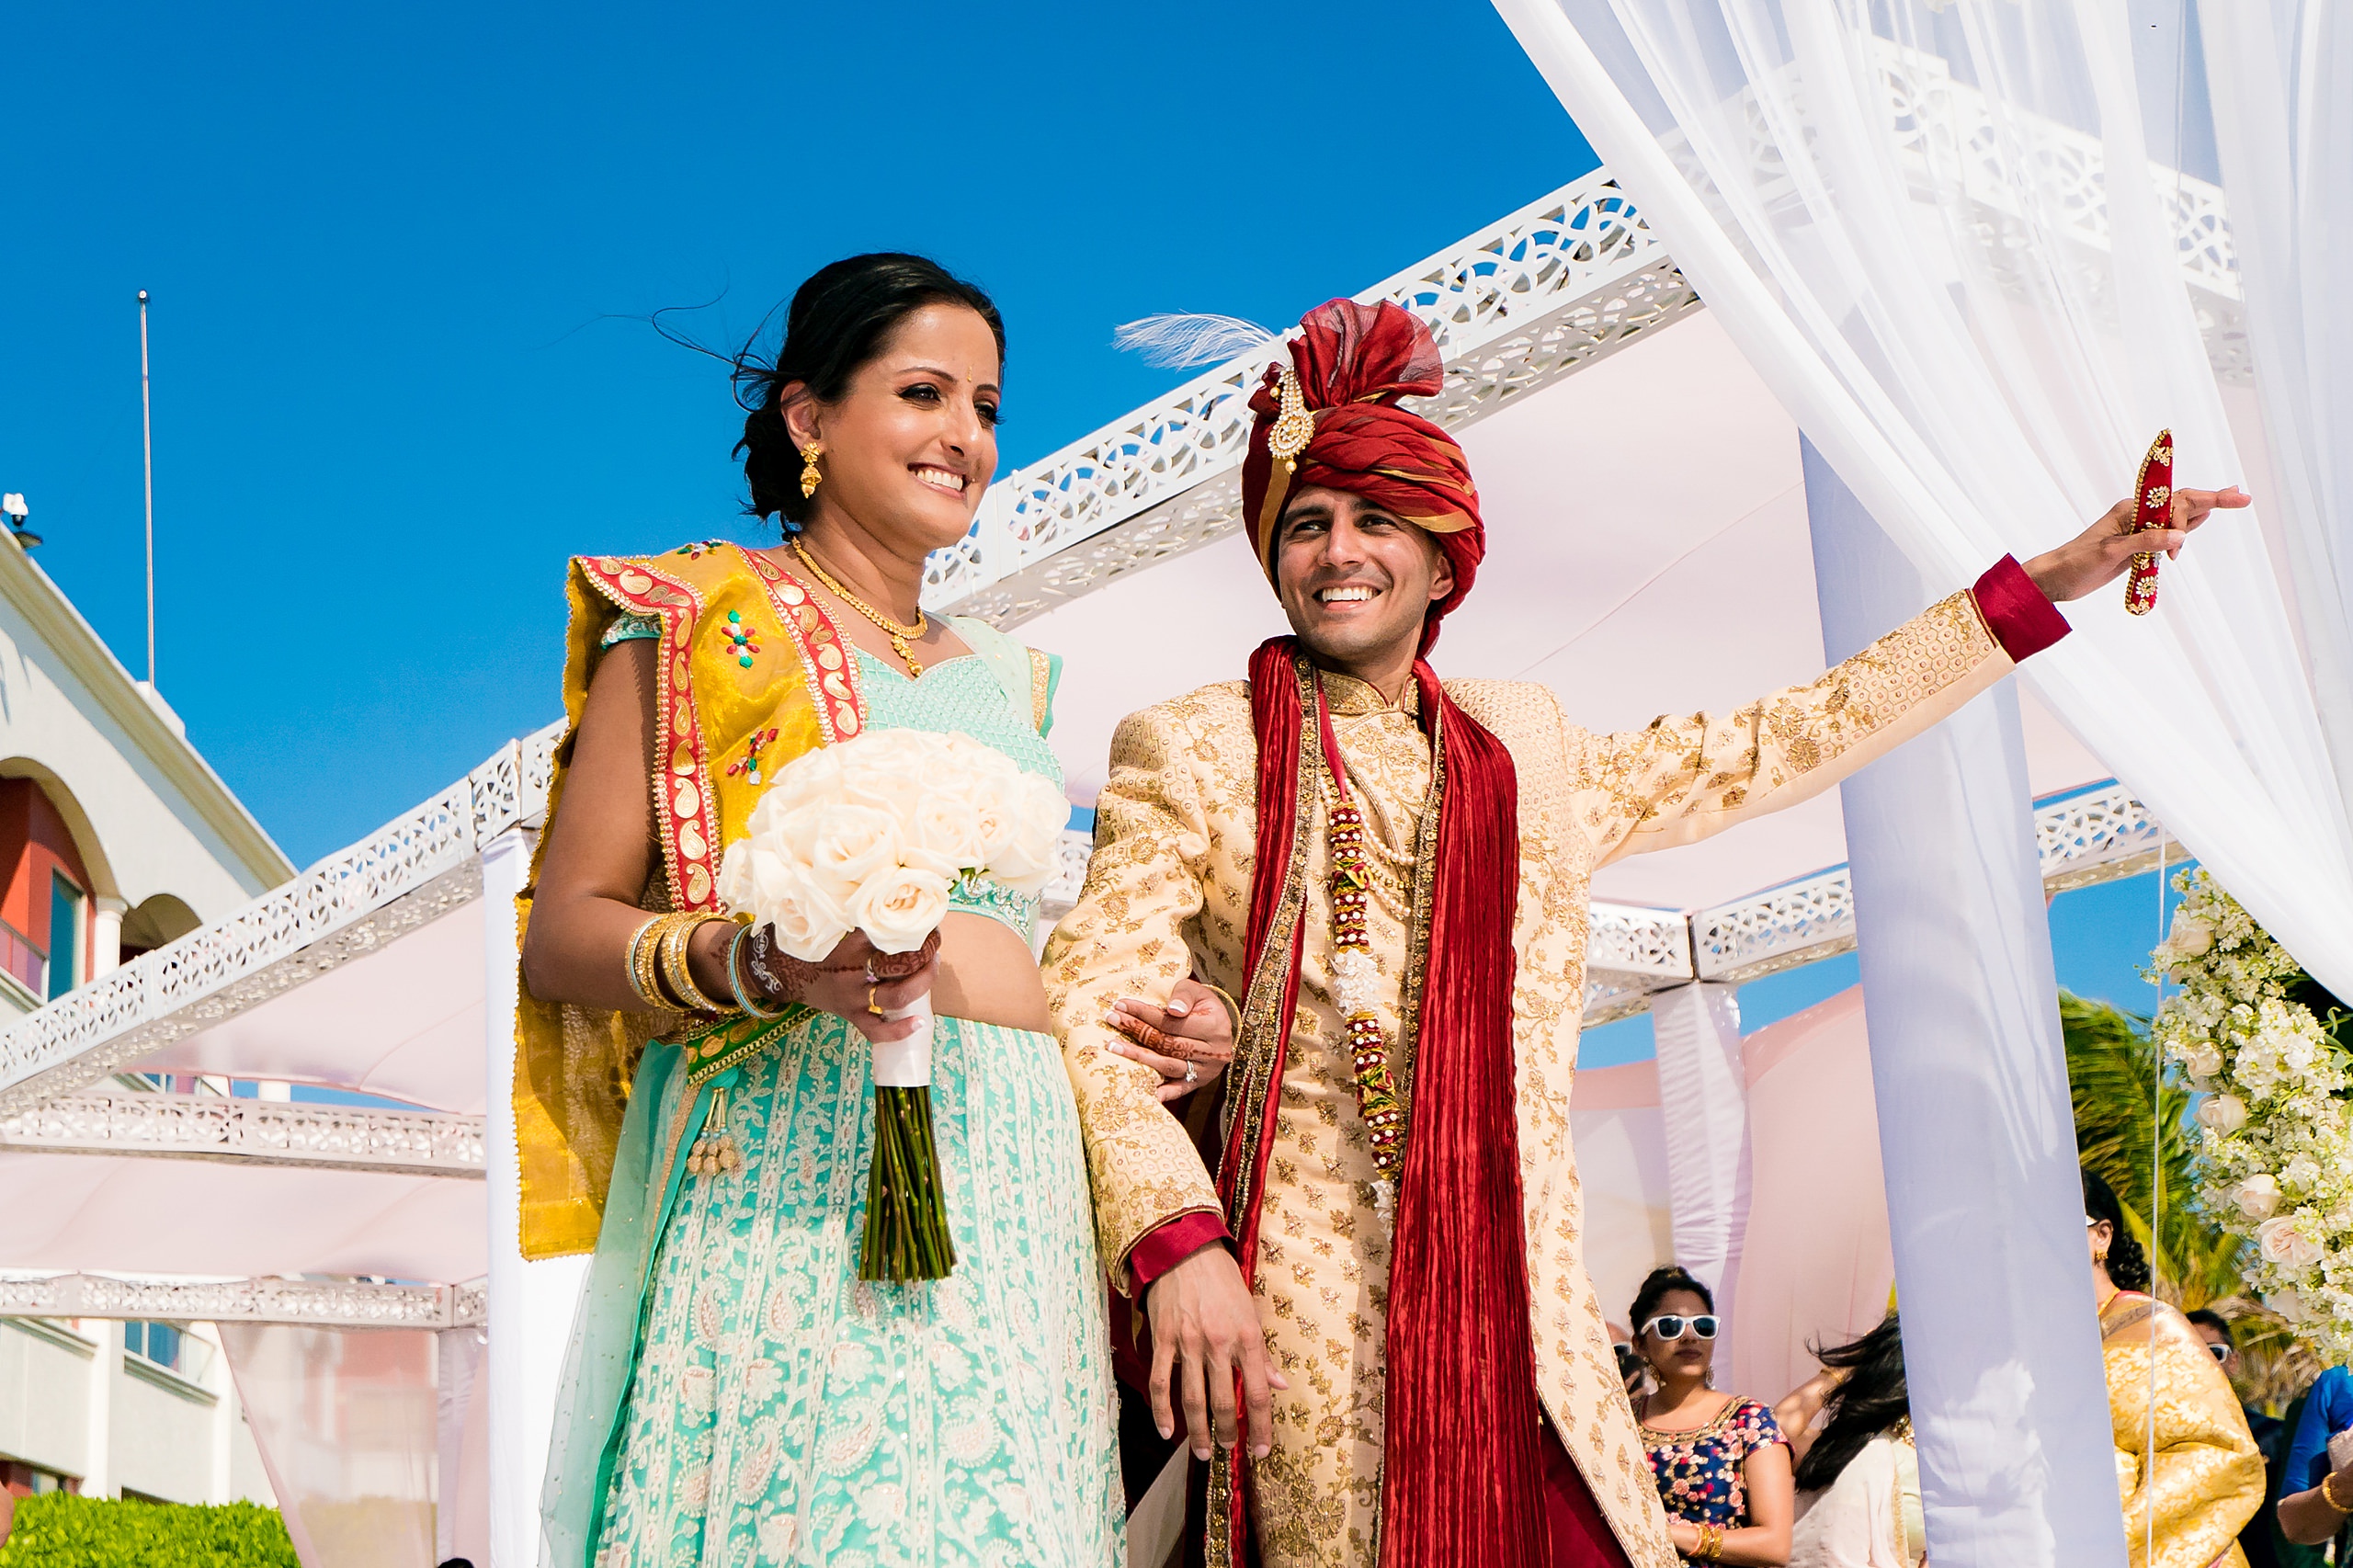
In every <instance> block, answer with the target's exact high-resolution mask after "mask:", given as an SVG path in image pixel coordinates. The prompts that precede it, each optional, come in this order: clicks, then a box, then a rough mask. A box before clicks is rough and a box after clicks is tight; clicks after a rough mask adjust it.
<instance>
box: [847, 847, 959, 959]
mask: <svg viewBox="0 0 2353 1568" xmlns="http://www.w3.org/2000/svg"><path fill="white" fill-rule="evenodd" d="M848 907H849V915H850V918H851V919H852V920H854V921H855V922H856V923H857V926H858V929H859V930H861V931H863V932H865V933H866V936H867V939H868V940H869V941H870V942H872V943H873V944H874V945H875V946H876V947H878V948H880V949H882V951H884V952H886V953H910V952H913V951H915V949H917V948H920V947H922V946H923V945H924V941H925V939H926V938H927V937H930V935H931V934H932V933H933V932H934V931H937V930H938V929H939V923H940V922H941V921H942V920H944V919H946V918H947V917H948V879H947V878H946V877H943V876H941V875H940V874H939V873H938V872H937V871H926V870H921V869H916V868H915V867H913V866H893V867H886V868H885V869H882V870H881V871H878V872H876V873H875V874H874V875H873V876H870V877H869V878H868V879H867V880H866V881H865V882H864V883H862V884H861V885H860V886H859V887H858V891H857V892H854V893H852V894H850V897H849V906H848Z"/></svg>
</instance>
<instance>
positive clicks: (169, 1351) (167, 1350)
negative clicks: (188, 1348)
mask: <svg viewBox="0 0 2353 1568" xmlns="http://www.w3.org/2000/svg"><path fill="white" fill-rule="evenodd" d="M184 1337H185V1336H183V1335H181V1333H180V1331H179V1330H178V1329H176V1328H174V1327H173V1326H172V1325H171V1324H167V1323H126V1324H123V1325H122V1347H123V1348H124V1349H125V1350H128V1351H130V1352H131V1354H132V1355H134V1356H143V1357H145V1358H147V1359H148V1360H150V1361H153V1362H154V1363H155V1365H157V1366H158V1367H169V1368H170V1369H172V1370H173V1371H175V1372H176V1371H178V1370H179V1369H180V1347H181V1345H182V1343H183V1340H184Z"/></svg>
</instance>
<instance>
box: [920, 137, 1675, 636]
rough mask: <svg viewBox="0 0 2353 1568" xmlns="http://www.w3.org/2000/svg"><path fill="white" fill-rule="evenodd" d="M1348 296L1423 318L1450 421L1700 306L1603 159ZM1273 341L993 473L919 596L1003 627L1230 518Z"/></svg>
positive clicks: (1218, 529)
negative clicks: (1387, 303)
mask: <svg viewBox="0 0 2353 1568" xmlns="http://www.w3.org/2000/svg"><path fill="white" fill-rule="evenodd" d="M1357 298H1358V299H1360V300H1364V301H1377V300H1392V301H1395V302H1397V303H1398V304H1400V305H1403V306H1404V308H1406V309H1407V310H1410V311H1413V312H1415V313H1416V314H1418V315H1419V316H1421V317H1422V319H1423V320H1424V321H1426V322H1427V323H1428V324H1429V325H1430V330H1431V332H1432V333H1433V334H1434V335H1435V336H1436V337H1437V339H1438V347H1439V349H1440V350H1441V351H1442V352H1443V353H1444V354H1445V356H1446V361H1447V365H1446V385H1445V388H1444V390H1443V391H1441V392H1438V394H1437V395H1436V396H1434V397H1429V398H1423V399H1417V400H1415V405H1414V406H1415V411H1416V412H1418V413H1420V414H1422V415H1425V416H1427V417H1428V418H1430V419H1432V420H1435V421H1436V422H1437V423H1438V424H1439V425H1441V426H1449V427H1451V426H1460V425H1464V424H1468V423H1470V422H1471V421H1472V420H1475V419H1477V418H1479V417H1481V416H1483V415H1485V414H1486V413H1488V412H1490V411H1491V410H1493V409H1494V408H1495V407H1498V406H1500V405H1501V404H1503V403H1506V402H1508V401H1510V400H1511V399H1512V398H1514V397H1517V396H1518V395H1519V394H1520V393H1522V392H1528V391H1530V390H1532V389H1534V388H1536V387H1538V386H1541V385H1544V384H1546V383H1548V382H1550V381H1553V380H1555V379H1557V378H1558V377H1560V376H1562V375H1564V374H1566V373H1568V372H1569V371H1570V370H1572V369H1575V368H1577V367H1578V366H1581V365H1583V364H1586V363H1588V362H1590V361H1591V360H1593V359H1595V358H1599V357H1601V356H1602V355H1604V354H1607V353H1608V351H1609V350H1611V349H1613V348H1615V347H1619V346H1620V345H1621V344H1624V343H1626V342H1628V341H1631V339H1632V338H1633V337H1634V336H1635V335H1638V334H1640V333H1641V332H1643V330H1645V329H1646V328H1648V327H1650V326H1652V325H1654V324H1657V323H1660V322H1663V321H1667V320H1671V319H1673V318H1674V317H1675V316H1677V314H1680V313H1681V312H1684V311H1687V310H1689V309H1691V308H1693V307H1694V306H1695V305H1696V304H1697V303H1698V296H1697V295H1696V294H1694V293H1693V291H1692V290H1691V287H1690V285H1689V284H1688V283H1687V282H1685V281H1684V279H1683V276H1682V274H1680V273H1679V272H1677V271H1676V270H1675V267H1674V264H1673V263H1672V262H1671V261H1669V260H1668V259H1667V257H1666V255H1665V249H1664V247H1663V246H1662V245H1661V244H1659V241H1658V239H1657V236H1655V235H1654V234H1653V233H1651V232H1650V230H1649V229H1648V228H1647V227H1646V226H1645V225H1644V224H1643V222H1642V220H1641V219H1640V218H1638V217H1636V216H1635V214H1634V210H1633V207H1632V205H1631V203H1630V202H1629V201H1628V200H1627V199H1626V196H1625V193H1624V192H1623V191H1621V190H1620V189H1619V188H1618V185H1617V182H1616V181H1614V180H1612V179H1611V178H1610V177H1609V176H1608V172H1607V171H1606V170H1597V171H1596V172H1594V173H1593V174H1590V175H1587V176H1585V177H1584V178H1582V179H1579V180H1576V181H1574V182H1572V183H1571V184H1569V185H1567V186H1564V187H1562V188H1561V189H1559V190H1557V191H1554V192H1553V193H1552V195H1550V196H1547V197H1545V198H1544V199H1542V200H1540V201H1537V202H1533V203H1531V204H1530V205H1529V206H1527V207H1524V208H1522V209H1521V210H1518V212H1515V213H1512V214H1511V215H1510V216H1509V217H1506V218H1505V219H1504V220H1503V221H1502V222H1498V223H1495V224H1493V225H1491V226H1490V227H1488V228H1486V229H1484V230H1482V231H1481V232H1479V233H1475V234H1472V235H1471V236H1470V237H1469V238H1468V239H1465V240H1464V241H1462V242H1461V244H1457V245H1454V246H1451V247H1449V249H1447V250H1446V251H1443V252H1441V253H1440V254H1438V256H1432V257H1430V258H1429V259H1428V260H1427V261H1425V262H1423V263H1421V264H1420V265H1419V266H1416V267H1408V268H1407V269H1406V270H1404V271H1403V272H1401V273H1399V274H1397V275H1396V276H1395V277H1393V278H1389V279H1388V280H1386V281H1385V282H1382V283H1381V284H1379V285H1377V286H1375V287H1374V288H1371V289H1369V290H1365V291H1364V292H1363V293H1361V294H1359V295H1358V296H1357ZM1281 351H1282V350H1281V349H1280V347H1279V345H1276V344H1269V345H1267V346H1266V347H1264V348H1261V349H1259V350H1256V351H1254V352H1252V353H1250V354H1246V355H1244V356H1242V357H1241V358H1236V359H1233V360H1231V361H1229V362H1227V363H1226V364H1224V365H1222V366H1220V367H1218V368H1217V369H1214V370H1211V371H1209V372H1207V373H1205V374H1203V375H1200V376H1197V377H1195V378H1194V379H1193V380H1192V381H1188V382H1186V383H1185V384H1184V385H1183V386H1181V387H1178V388H1177V389H1176V391H1174V392H1170V393H1168V394H1167V395H1166V396H1165V397H1162V398H1160V399H1158V400H1156V401H1154V403H1149V404H1147V405H1145V406H1144V407H1142V408H1141V409H1138V410H1137V411H1136V412H1135V413H1133V414H1131V415H1128V416H1127V417H1126V418H1125V419H1122V420H1120V421H1118V422H1117V423H1115V424H1113V425H1110V426H1106V427H1105V428H1103V429H1101V430H1098V431H1097V432H1096V433H1095V434H1094V435H1091V436H1089V437H1086V439H1084V440H1081V441H1077V442H1074V443H1073V444H1072V445H1070V446H1068V447H1065V448H1063V449H1062V450H1061V451H1059V452H1056V453H1054V454H1053V455H1052V456H1051V457H1049V458H1046V459H1044V460H1042V461H1040V462H1037V463H1033V464H1031V465H1030V466H1029V467H1028V468H1025V469H1022V470H1020V471H1018V472H1015V473H1013V474H1011V475H1009V476H1008V477H1006V479H1004V480H1002V481H1000V482H998V483H996V484H995V485H992V486H991V487H990V489H989V492H988V494H987V496H986V497H985V499H984V500H983V505H982V506H981V509H980V513H979V515H978V517H976V518H975V519H974V522H973V527H972V532H971V533H970V534H969V535H968V536H967V537H966V538H965V540H963V542H962V543H961V544H960V545H958V546H956V547H955V548H953V549H950V550H946V551H940V552H938V554H936V555H934V556H933V557H932V558H931V562H930V565H929V569H928V578H929V581H928V584H927V586H926V593H925V602H926V604H928V605H931V606H933V607H935V608H947V607H950V606H952V607H954V608H957V609H958V610H960V611H961V612H963V613H967V614H973V615H981V616H984V617H987V618H988V619H993V620H995V621H996V622H997V624H999V625H1003V626H1010V625H1014V624H1017V623H1018V622H1019V621H1021V620H1023V619H1027V618H1028V617H1029V616H1031V615H1034V614H1036V613H1038V612H1039V611H1040V610H1041V609H1043V608H1046V607H1047V606H1048V605H1049V604H1051V603H1052V602H1053V601H1055V600H1057V599H1062V598H1068V597H1074V596H1075V595H1077V594H1081V593H1085V592H1086V591H1087V590H1088V589H1089V588H1091V587H1094V586H1096V585H1099V584H1100V583H1102V582H1104V581H1108V579H1109V578H1111V577H1113V576H1116V575H1118V574H1120V573H1121V572H1124V571H1128V570H1131V569H1133V568H1134V567H1137V566H1141V565H1149V564H1151V563H1152V562H1154V561H1159V560H1165V559H1166V558H1167V557H1168V556H1170V555H1174V554H1178V553H1182V552H1183V551H1187V550H1190V549H1192V548H1194V547H1196V546H1198V545H1200V544H1205V543H1207V542H1209V541H1210V540H1213V539H1216V538H1218V537H1219V536H1220V535H1222V534H1223V533H1225V532H1226V531H1228V530H1230V529H1231V528H1234V527H1236V526H1238V524H1239V521H1240V518H1239V506H1240V501H1241V492H1240V484H1239V475H1240V471H1241V464H1242V457H1243V452H1244V450H1245V447H1246V446H1247V444H1248V441H1249V435H1250V420H1251V415H1250V412H1249V409H1248V407H1247V403H1248V400H1249V395H1250V392H1251V391H1252V389H1253V388H1255V387H1256V384H1257V381H1258V378H1259V375H1260V373H1261V372H1262V371H1263V370H1264V369H1266V367H1267V365H1268V364H1269V363H1271V362H1272V360H1273V359H1274V358H1275V357H1276V355H1278V354H1279V353H1280V352H1281ZM1125 525H1137V526H1135V527H1128V526H1125ZM1113 530H1118V531H1119V534H1120V538H1119V539H1117V540H1105V539H1104V536H1106V535H1107V534H1109V533H1111V532H1112V531H1113ZM1050 560H1051V562H1052V565H1051V569H1048V570H1044V571H1042V572H1040V573H1039V574H1036V575H1034V576H1031V575H1030V574H1032V571H1033V569H1038V568H1043V567H1045V566H1046V564H1047V563H1048V562H1049V561H1050ZM1025 578H1026V579H1028V580H1019V579H1025Z"/></svg>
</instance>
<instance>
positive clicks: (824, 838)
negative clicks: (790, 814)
mask: <svg viewBox="0 0 2353 1568" xmlns="http://www.w3.org/2000/svg"><path fill="white" fill-rule="evenodd" d="M815 816H816V821H815V824H814V832H813V835H812V837H811V839H810V848H809V874H810V876H811V877H812V878H813V879H814V880H815V881H817V882H819V883H820V884H821V885H824V886H827V887H830V888H832V889H833V890H834V892H835V893H836V894H837V895H838V896H840V897H843V898H847V897H848V896H850V894H851V892H853V891H854V890H856V889H858V887H861V886H863V885H864V884H865V882H866V881H867V879H868V878H870V877H871V876H873V875H874V874H875V873H876V872H877V871H880V870H882V869H885V868H886V867H891V866H895V865H897V864H898V863H899V822H900V819H899V818H898V817H897V816H895V815H894V814H892V812H886V811H883V810H881V809H880V808H879V807H875V806H870V805H861V804H859V803H858V802H857V801H834V802H832V803H830V804H828V805H824V806H820V807H818V808H817V811H816V813H815Z"/></svg>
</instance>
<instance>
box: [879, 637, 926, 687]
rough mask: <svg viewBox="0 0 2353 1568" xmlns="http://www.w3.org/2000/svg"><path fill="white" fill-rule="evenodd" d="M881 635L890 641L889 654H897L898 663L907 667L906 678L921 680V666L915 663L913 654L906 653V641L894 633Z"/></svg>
mask: <svg viewBox="0 0 2353 1568" xmlns="http://www.w3.org/2000/svg"><path fill="white" fill-rule="evenodd" d="M883 635H884V636H886V637H888V638H890V639H891V652H892V653H896V654H898V655H899V662H900V663H902V664H904V665H906V666H907V678H908V679H909V680H921V679H922V678H923V666H922V665H919V664H916V663H915V655H914V654H913V653H908V652H907V640H906V639H905V638H904V637H902V636H900V635H899V634H898V633H897V632H895V631H886V632H884V633H883Z"/></svg>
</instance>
